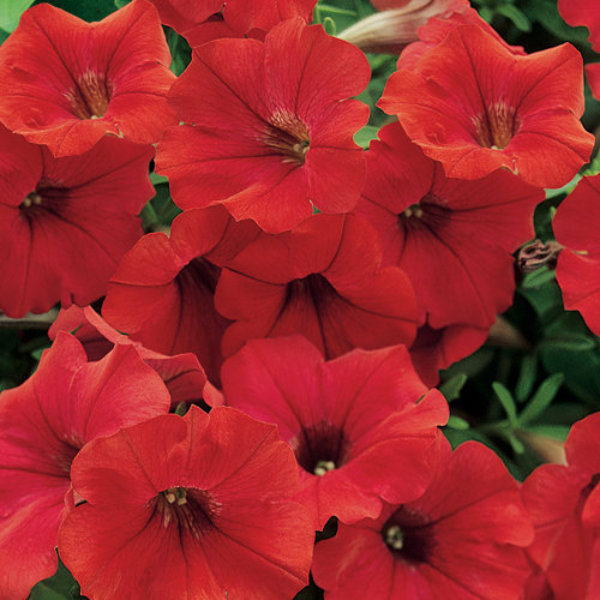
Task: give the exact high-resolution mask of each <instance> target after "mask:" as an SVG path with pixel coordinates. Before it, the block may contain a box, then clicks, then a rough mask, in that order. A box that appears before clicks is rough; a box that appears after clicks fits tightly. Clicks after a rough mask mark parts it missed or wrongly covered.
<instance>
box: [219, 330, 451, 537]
mask: <svg viewBox="0 0 600 600" xmlns="http://www.w3.org/2000/svg"><path fill="white" fill-rule="evenodd" d="M223 390H224V393H225V400H226V403H227V404H228V405H229V406H233V407H235V408H239V409H241V410H243V411H244V412H245V413H247V414H249V415H250V416H252V417H254V418H256V419H260V420H262V421H266V422H268V423H274V424H275V425H277V431H278V432H279V436H280V437H281V439H283V440H284V441H285V442H287V443H288V444H289V445H290V446H291V447H292V449H293V450H294V453H295V455H296V460H297V461H298V465H299V467H300V482H301V490H300V494H299V498H300V500H301V501H302V503H303V504H304V505H306V506H307V507H309V508H310V509H311V512H312V515H313V520H314V523H315V529H322V528H323V527H324V526H325V523H326V522H327V521H328V519H329V518H330V517H331V516H333V515H335V516H337V517H339V519H340V520H341V521H342V522H344V523H353V522H356V521H358V520H359V519H362V518H365V517H372V518H374V517H377V516H379V513H380V512H381V509H382V499H383V500H386V501H388V502H406V501H410V500H414V499H415V498H417V497H418V496H420V495H421V494H422V493H423V492H424V491H425V487H426V485H427V483H428V481H429V477H430V472H431V448H432V447H433V446H434V442H435V440H436V439H437V435H438V430H437V425H443V424H444V423H445V422H446V420H447V419H448V405H447V403H446V401H445V399H444V397H443V396H442V395H441V394H440V393H439V392H438V391H437V390H428V389H427V388H426V387H425V386H424V385H423V383H422V382H421V381H420V380H419V378H418V377H417V375H416V373H415V372H414V369H413V367H412V365H411V362H410V358H409V356H408V352H407V351H406V348H404V347H403V346H395V347H392V348H385V349H383V350H374V351H370V352H367V351H365V350H354V351H353V352H350V353H348V354H345V355H344V356H342V357H340V358H337V359H336V360H333V361H329V362H325V360H324V359H323V356H322V354H321V353H320V352H319V351H318V350H317V349H316V348H315V347H314V346H313V345H312V344H310V343H309V342H308V341H307V340H306V339H305V338H303V337H301V336H294V337H290V338H282V339H275V340H252V341H250V342H248V344H247V345H246V346H245V347H244V348H243V349H242V350H241V351H240V352H238V353H237V354H236V355H234V356H233V357H231V358H230V359H228V360H227V361H225V363H224V365H223Z"/></svg>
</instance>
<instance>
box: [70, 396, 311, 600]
mask: <svg viewBox="0 0 600 600" xmlns="http://www.w3.org/2000/svg"><path fill="white" fill-rule="evenodd" d="M72 477H73V486H74V488H75V490H76V491H77V493H78V494H79V495H80V496H81V497H83V498H85V500H86V501H87V502H86V503H85V504H82V505H80V506H78V507H76V508H75V510H73V511H72V512H71V513H70V514H69V515H68V516H67V518H66V520H65V522H64V524H63V526H62V527H61V530H60V536H59V551H60V555H61V558H62V559H63V560H64V562H65V564H66V565H67V567H68V568H69V569H70V571H71V572H72V573H73V575H74V576H75V578H76V579H77V580H78V581H79V583H80V584H81V591H82V593H83V594H85V595H86V596H90V597H91V598H94V599H95V600H101V599H112V598H128V599H131V600H138V599H139V600H159V599H160V600H163V599H165V598H273V599H276V598H281V599H282V600H288V599H289V598H291V597H293V596H294V594H295V593H296V592H298V591H299V590H300V589H301V588H302V587H303V586H305V585H306V584H307V583H308V571H309V569H310V563H311V557H312V546H313V539H314V530H313V529H312V528H311V526H310V522H309V521H308V519H307V517H306V511H305V509H304V507H302V506H301V505H300V504H297V503H295V502H292V501H291V500H290V498H291V496H292V495H293V494H294V493H295V492H296V490H297V486H298V475H297V468H296V462H295V460H294V456H293V453H292V452H291V450H290V449H289V447H288V446H287V445H286V444H284V443H283V442H281V441H280V440H279V439H278V437H277V432H276V429H275V427H273V426H272V425H266V424H265V423H260V422H258V421H255V420H254V419H251V418H250V417H248V416H246V415H244V414H243V413H241V412H239V411H236V410H234V409H232V408H215V409H213V410H212V411H211V413H210V416H209V415H206V414H205V413H203V412H202V411H201V410H200V409H198V408H197V407H196V406H192V407H191V408H190V410H189V412H188V414H187V415H186V416H185V418H183V419H182V418H181V417H179V416H176V415H164V416H162V417H158V418H156V419H152V420H150V421H147V422H145V423H142V424H140V425H138V426H135V427H131V428H127V429H122V430H121V431H120V432H119V433H117V434H116V435H114V436H113V437H111V438H104V439H98V440H95V441H94V442H92V443H91V444H88V445H87V446H86V447H85V448H84V449H83V450H82V452H81V453H80V454H79V456H78V457H77V458H76V460H75V462H74V464H73V469H72ZM83 539H86V540H87V543H85V544H82V543H81V541H82V540H83Z"/></svg>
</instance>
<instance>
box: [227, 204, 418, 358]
mask: <svg viewBox="0 0 600 600" xmlns="http://www.w3.org/2000/svg"><path fill="white" fill-rule="evenodd" d="M380 264H381V246H380V243H379V239H378V238H377V233H376V232H375V231H374V229H373V228H372V227H371V226H370V225H369V224H368V223H367V222H366V221H363V220H362V219H359V218H357V217H355V216H353V215H346V216H339V215H315V216H314V217H311V218H310V219H307V220H306V221H304V223H302V224H300V225H299V226H298V227H297V228H296V229H294V230H292V231H291V232H287V233H281V234H278V235H270V234H262V235H261V236H259V237H257V239H256V240H255V241H254V242H253V243H251V244H249V245H248V247H247V248H245V249H244V250H243V251H242V252H240V253H239V254H238V255H237V256H236V257H235V259H234V260H233V261H232V262H231V263H230V265H229V268H227V269H223V272H222V274H221V278H220V279H219V283H218V285H217V289H216V291H215V304H216V307H217V310H218V311H219V312H220V313H221V314H222V315H223V316H225V317H226V318H227V319H230V320H233V321H236V322H235V323H233V324H232V325H231V326H230V327H229V328H228V329H227V331H226V332H225V334H224V337H223V345H222V348H223V353H224V355H225V356H226V357H227V356H230V355H231V354H233V353H234V352H236V351H237V350H239V349H240V348H241V347H242V346H243V344H244V342H245V341H246V340H248V339H251V338H262V337H278V336H286V335H292V334H294V333H301V334H302V335H304V336H305V337H306V338H308V339H309V340H310V341H311V342H312V343H313V344H314V345H315V346H317V348H319V350H320V351H321V352H322V353H323V354H324V355H325V357H326V358H328V359H330V358H335V357H337V356H340V355H341V354H344V353H345V352H348V351H349V350H352V349H354V348H365V349H369V350H370V349H375V348H383V347H385V346H391V345H394V344H410V343H411V342H412V341H413V339H414V336H415V300H414V293H413V290H412V287H411V285H410V282H409V281H408V278H407V277H406V275H405V274H404V272H403V271H401V270H400V269H399V268H398V267H387V268H384V269H381V268H380Z"/></svg>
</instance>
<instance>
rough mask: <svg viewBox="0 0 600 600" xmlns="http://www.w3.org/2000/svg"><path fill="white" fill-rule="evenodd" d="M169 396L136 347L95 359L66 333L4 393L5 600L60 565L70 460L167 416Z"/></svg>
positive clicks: (23, 593) (1, 573) (0, 560)
mask: <svg viewBox="0 0 600 600" xmlns="http://www.w3.org/2000/svg"><path fill="white" fill-rule="evenodd" d="M170 400H171V399H170V398H169V394H168V392H167V390H166V388H165V386H164V384H163V382H162V381H161V379H160V377H158V375H157V374H156V373H155V372H154V371H153V370H152V369H151V368H150V367H148V366H146V365H145V364H144V363H142V361H141V360H140V358H139V357H138V355H137V353H136V351H135V350H134V349H133V348H131V347H127V346H121V345H117V346H115V348H114V350H112V351H111V352H110V353H109V354H108V355H107V356H106V357H105V358H103V359H102V360H101V361H99V362H95V363H88V362H87V359H86V355H85V351H84V350H83V348H82V346H81V344H80V343H79V342H78V341H77V340H76V339H75V338H74V337H72V336H70V335H68V334H66V333H62V332H61V333H59V334H58V335H57V338H56V340H55V342H54V344H53V345H52V348H51V349H50V350H47V351H46V352H44V354H43V355H42V359H41V361H40V364H39V366H38V369H37V371H36V372H35V373H34V374H33V375H32V377H31V378H30V379H28V380H27V381H26V382H25V383H24V384H23V385H21V386H19V387H17V388H14V389H11V390H7V391H4V392H2V393H1V394H0V479H1V480H2V486H0V515H2V519H1V520H0V598H2V600H16V599H18V598H23V599H24V598H26V597H27V595H28V593H29V590H30V589H31V587H32V586H33V585H34V584H35V583H36V582H37V581H39V580H40V579H44V578H46V577H50V576H51V575H52V574H53V573H54V572H55V571H56V567H57V559H56V552H55V550H54V549H55V546H56V544H57V541H58V528H59V525H60V523H61V522H62V520H63V518H64V516H65V514H66V512H67V507H68V506H69V505H70V504H71V505H72V503H73V502H72V498H70V490H71V479H70V471H71V463H72V461H73V458H74V457H75V456H76V455H77V453H78V452H79V450H80V449H81V448H82V447H83V446H85V444H86V443H87V442H89V441H90V440H92V439H94V438H97V437H103V436H109V435H112V434H113V433H115V432H116V431H118V430H119V428H121V427H127V426H129V425H134V424H136V423H139V422H141V421H144V420H146V419H149V418H151V417H155V416H158V415H161V414H165V413H166V412H167V411H168V410H169V405H170Z"/></svg>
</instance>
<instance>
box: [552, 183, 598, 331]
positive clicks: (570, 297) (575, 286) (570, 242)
mask: <svg viewBox="0 0 600 600" xmlns="http://www.w3.org/2000/svg"><path fill="white" fill-rule="evenodd" d="M598 223H600V175H595V176H594V177H584V178H583V179H582V180H581V181H580V182H579V183H578V184H577V187H576V188H575V190H574V191H573V192H572V193H571V194H569V196H567V198H565V199H564V200H563V201H562V202H561V204H560V206H559V207H558V210H557V211H556V215H555V216H554V220H553V222H552V227H553V229H554V234H555V235H556V239H557V240H558V241H559V242H560V243H561V244H562V245H564V246H565V248H564V249H563V250H562V251H561V253H560V254H559V255H558V263H557V265H556V280H557V281H558V284H559V285H560V288H561V290H562V294H563V300H564V304H565V308H566V309H567V310H578V311H579V312H580V313H581V314H582V316H583V318H584V319H585V322H586V323H587V325H588V327H589V328H590V329H591V330H592V331H593V332H594V333H595V334H596V335H600V239H599V238H598Z"/></svg>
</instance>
